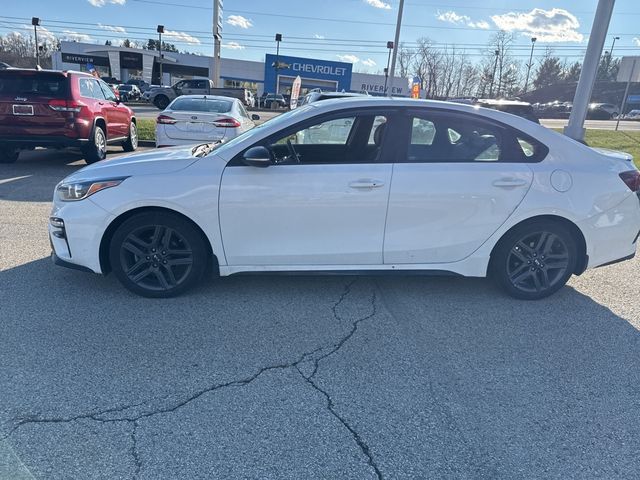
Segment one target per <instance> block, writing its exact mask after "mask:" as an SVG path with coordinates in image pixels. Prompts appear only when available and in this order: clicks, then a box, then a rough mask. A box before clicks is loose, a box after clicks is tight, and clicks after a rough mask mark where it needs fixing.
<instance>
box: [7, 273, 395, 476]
mask: <svg viewBox="0 0 640 480" xmlns="http://www.w3.org/2000/svg"><path fill="white" fill-rule="evenodd" d="M357 280H358V279H357V278H356V279H354V280H352V281H351V282H349V283H348V284H347V285H345V287H344V290H343V292H342V294H341V295H340V297H339V298H338V300H337V301H336V302H335V303H334V304H333V306H332V307H331V311H332V313H333V316H334V318H335V319H336V320H338V321H339V322H344V321H345V320H346V319H344V318H342V317H341V316H340V315H339V314H338V312H337V309H338V307H339V306H340V305H341V304H342V302H344V300H345V298H347V296H348V295H349V294H350V293H351V288H352V287H353V285H354V284H355V283H356V282H357ZM370 302H371V312H370V313H368V314H367V315H365V316H362V317H360V318H357V319H356V320H354V321H352V326H351V329H350V330H349V332H348V333H347V334H346V335H345V336H343V337H342V338H341V339H340V340H339V341H338V342H337V343H332V344H329V345H321V346H319V347H317V348H315V349H313V350H310V351H308V352H304V353H303V354H302V355H300V356H299V357H298V358H297V359H296V360H294V361H292V362H289V363H280V364H275V365H269V366H266V367H263V368H261V369H259V370H258V371H257V372H256V373H254V374H253V375H251V376H249V377H246V378H243V379H239V380H231V381H228V382H224V383H219V384H214V385H210V386H208V387H205V388H202V389H200V390H198V391H196V392H195V393H192V394H191V395H190V396H188V397H186V398H184V399H183V400H181V401H180V402H177V403H175V404H173V405H171V406H167V407H164V408H157V409H154V410H150V411H147V412H142V413H138V414H137V415H131V416H127V415H125V416H120V417H114V418H105V416H107V415H109V414H113V413H122V412H126V411H127V410H131V409H134V408H136V407H140V406H142V405H145V404H148V403H150V401H143V402H139V403H135V404H131V405H120V406H117V407H111V408H107V409H104V410H98V411H93V412H88V413H83V414H78V415H74V416H71V417H39V416H38V415H27V416H22V417H17V418H15V419H14V420H17V423H16V424H15V425H14V427H13V428H12V429H11V430H10V431H9V432H8V433H7V434H6V435H5V436H3V437H1V438H0V440H4V439H7V438H9V437H10V436H11V435H13V433H15V432H16V431H17V430H18V429H19V428H20V427H22V426H24V425H29V424H56V423H69V422H75V421H78V420H93V421H96V422H100V423H115V422H128V423H132V424H133V427H132V431H131V443H132V445H131V449H130V452H131V457H132V458H133V462H134V475H133V478H134V479H137V478H138V477H139V474H140V472H141V470H142V466H143V464H142V461H141V459H140V454H139V451H138V438H137V433H138V427H139V422H140V420H143V419H145V418H150V417H152V416H155V415H160V414H164V413H172V412H175V411H176V410H178V409H180V408H182V407H184V406H185V405H187V404H189V403H191V402H193V401H195V400H197V399H198V398H200V397H202V396H203V395H205V394H207V393H211V392H215V391H217V390H220V389H223V388H227V387H243V386H246V385H248V384H250V383H251V382H253V381H254V380H256V379H257V378H259V377H260V376H261V375H262V374H263V373H266V372H270V371H274V370H286V369H289V368H295V369H296V370H297V371H298V373H299V374H300V375H301V376H302V377H303V379H304V380H305V381H306V382H307V383H308V384H309V385H311V387H312V388H314V389H315V390H316V391H318V392H319V393H321V394H322V395H323V396H324V397H325V398H326V400H327V410H328V411H329V412H330V413H331V414H332V415H333V416H334V417H335V418H336V419H338V421H340V423H341V424H342V425H343V426H344V427H345V428H346V429H347V430H348V431H349V432H350V434H351V435H352V436H353V438H354V441H355V442H356V444H357V445H358V447H359V448H360V450H361V451H362V453H363V454H364V455H365V457H366V458H367V461H368V464H369V465H370V466H371V467H372V468H373V470H374V471H375V473H376V476H377V478H379V479H382V478H383V476H382V473H381V472H380V469H379V468H378V466H377V464H376V462H375V461H374V458H373V455H372V454H371V451H370V448H369V446H368V445H367V444H366V442H364V440H363V439H362V437H361V436H360V434H359V433H358V432H357V431H356V430H355V429H354V428H353V427H352V426H351V425H350V424H349V423H348V422H347V421H346V420H345V419H344V418H343V417H341V416H340V414H339V413H338V412H337V411H336V409H335V404H334V402H333V399H332V398H331V396H330V395H329V394H328V393H327V392H326V391H325V390H323V389H322V388H321V387H320V386H319V385H318V384H317V383H316V382H315V381H314V376H315V375H316V373H317V372H318V368H319V365H320V362H321V361H322V360H324V359H326V358H327V357H329V356H331V355H334V354H335V353H336V352H338V351H339V350H340V349H341V348H342V347H343V346H344V344H345V343H347V342H348V341H349V339H351V337H353V335H354V334H355V333H356V331H357V330H358V325H359V324H360V323H362V322H364V321H366V320H368V319H370V318H372V317H374V316H375V315H376V313H377V307H376V294H375V292H374V293H373V294H372V296H371V300H370ZM327 349H329V350H328V351H327V352H326V353H324V354H322V355H319V356H317V355H316V354H317V353H318V352H320V351H322V350H327ZM310 360H312V361H313V365H314V367H313V371H312V372H311V374H310V375H305V374H304V373H303V372H302V370H300V368H299V367H300V365H301V364H302V363H304V362H307V361H310ZM163 398H166V396H165V397H163ZM153 400H157V399H153Z"/></svg>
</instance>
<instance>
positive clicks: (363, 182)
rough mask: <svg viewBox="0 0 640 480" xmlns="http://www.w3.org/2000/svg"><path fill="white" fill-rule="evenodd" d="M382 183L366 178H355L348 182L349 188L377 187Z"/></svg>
mask: <svg viewBox="0 0 640 480" xmlns="http://www.w3.org/2000/svg"><path fill="white" fill-rule="evenodd" d="M383 185H384V183H383V182H382V181H380V180H371V179H368V178H363V179H360V180H355V181H353V182H351V183H349V186H350V187H351V188H378V187H382V186H383Z"/></svg>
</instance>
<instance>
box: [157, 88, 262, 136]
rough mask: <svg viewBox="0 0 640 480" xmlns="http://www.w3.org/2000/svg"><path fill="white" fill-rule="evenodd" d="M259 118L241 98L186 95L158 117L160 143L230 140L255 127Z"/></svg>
mask: <svg viewBox="0 0 640 480" xmlns="http://www.w3.org/2000/svg"><path fill="white" fill-rule="evenodd" d="M259 119H260V117H259V116H258V115H256V114H253V115H251V116H249V114H248V113H247V111H246V110H245V108H244V105H242V102H240V100H238V99H237V98H230V97H219V96H212V95H182V96H180V97H178V98H176V99H175V100H174V101H173V102H171V103H170V104H169V105H168V106H167V108H166V109H165V110H163V111H162V112H161V113H160V115H158V118H156V146H157V147H171V146H175V145H193V144H195V143H198V142H200V143H202V142H214V141H218V142H226V141H228V140H230V139H232V138H235V137H237V136H238V135H240V134H241V133H244V132H246V131H247V130H251V129H252V128H253V127H255V126H256V125H255V123H253V121H254V120H259Z"/></svg>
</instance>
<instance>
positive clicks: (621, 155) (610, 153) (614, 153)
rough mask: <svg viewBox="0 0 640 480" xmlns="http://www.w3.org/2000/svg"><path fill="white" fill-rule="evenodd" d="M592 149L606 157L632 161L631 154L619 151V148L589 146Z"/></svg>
mask: <svg viewBox="0 0 640 480" xmlns="http://www.w3.org/2000/svg"><path fill="white" fill-rule="evenodd" d="M591 149H592V150H595V151H596V152H598V153H599V154H601V155H604V156H606V157H610V158H615V159H618V160H626V161H627V162H633V155H631V154H630V153H627V152H621V151H620V150H610V149H608V148H598V147H591Z"/></svg>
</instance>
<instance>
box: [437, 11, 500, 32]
mask: <svg viewBox="0 0 640 480" xmlns="http://www.w3.org/2000/svg"><path fill="white" fill-rule="evenodd" d="M436 18H437V19H438V20H440V21H441V22H448V23H453V24H455V25H467V26H468V27H471V28H480V29H483V30H486V29H488V28H489V27H490V25H489V22H486V21H485V20H479V21H477V22H475V21H473V20H471V17H469V16H468V15H459V14H457V13H456V12H454V11H453V10H449V11H446V12H438V13H437V14H436Z"/></svg>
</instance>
